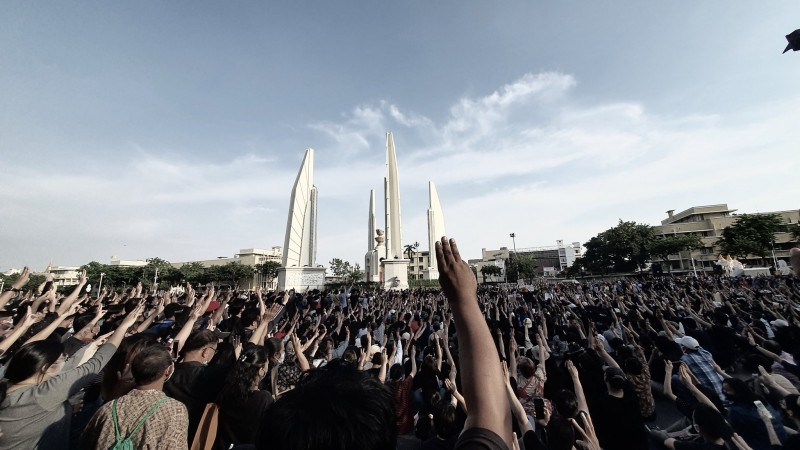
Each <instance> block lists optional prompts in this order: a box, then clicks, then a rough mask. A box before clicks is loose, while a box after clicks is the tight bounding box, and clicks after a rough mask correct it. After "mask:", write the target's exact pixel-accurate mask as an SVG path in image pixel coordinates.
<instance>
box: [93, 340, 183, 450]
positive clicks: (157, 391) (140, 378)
mask: <svg viewBox="0 0 800 450" xmlns="http://www.w3.org/2000/svg"><path fill="white" fill-rule="evenodd" d="M131 371H132V372H133V378H134V379H135V380H136V388H135V389H133V390H132V391H130V392H129V393H128V394H126V395H124V396H122V397H121V398H119V399H117V400H114V401H113V402H110V403H106V404H105V405H104V406H103V407H102V408H101V409H100V411H98V412H97V414H95V415H94V417H93V418H92V420H91V421H90V422H89V424H88V425H87V426H86V428H85V429H84V431H83V435H82V436H81V443H82V444H83V446H84V447H85V448H87V449H107V448H111V447H113V446H114V445H115V444H116V443H117V442H119V441H120V440H122V439H130V441H131V442H132V443H133V448H152V449H156V448H158V449H165V450H172V449H176V450H177V449H186V448H188V444H187V442H188V441H187V435H186V431H187V429H188V427H189V415H188V413H187V411H186V407H185V406H184V405H183V403H181V402H179V401H177V400H174V399H172V398H169V397H167V396H166V394H164V392H163V390H164V383H165V382H166V381H167V380H169V378H170V377H171V376H172V373H173V372H174V371H175V366H174V365H173V363H172V357H171V356H170V354H169V351H168V350H167V349H166V348H165V347H163V346H161V345H151V346H149V347H146V348H144V349H143V350H141V351H140V352H139V353H137V354H136V357H134V358H133V363H132V365H131Z"/></svg>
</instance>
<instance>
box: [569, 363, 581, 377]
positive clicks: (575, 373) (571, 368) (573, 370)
mask: <svg viewBox="0 0 800 450" xmlns="http://www.w3.org/2000/svg"><path fill="white" fill-rule="evenodd" d="M567 372H569V376H571V377H572V379H573V380H575V379H577V378H578V377H579V375H578V368H577V367H575V364H573V363H572V361H570V360H567Z"/></svg>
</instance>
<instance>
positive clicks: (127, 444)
mask: <svg viewBox="0 0 800 450" xmlns="http://www.w3.org/2000/svg"><path fill="white" fill-rule="evenodd" d="M167 399H169V397H164V398H162V399H161V400H159V401H158V403H156V404H155V406H153V407H152V408H150V411H147V414H145V415H144V417H142V420H140V421H139V423H137V424H136V426H135V427H133V430H131V433H130V434H129V435H128V437H126V438H125V439H122V436H120V434H119V424H118V423H117V401H116V400H114V403H112V404H111V416H112V417H113V418H114V432H115V433H116V434H117V442H115V443H114V445H112V446H111V448H109V450H134V448H135V447H134V445H133V441H132V440H131V437H133V434H134V433H136V431H138V430H139V427H140V426H142V424H143V423H144V421H145V420H147V418H148V417H150V414H152V413H153V411H155V410H156V408H158V405H160V404H162V403H164V402H165V401H166V400H167Z"/></svg>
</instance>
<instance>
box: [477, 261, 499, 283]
mask: <svg viewBox="0 0 800 450" xmlns="http://www.w3.org/2000/svg"><path fill="white" fill-rule="evenodd" d="M502 273H503V270H502V269H500V267H498V266H495V265H494V264H486V265H485V266H483V267H481V275H483V281H484V283H485V282H486V277H487V276H494V277H498V276H500V274H502Z"/></svg>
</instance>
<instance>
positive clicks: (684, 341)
mask: <svg viewBox="0 0 800 450" xmlns="http://www.w3.org/2000/svg"><path fill="white" fill-rule="evenodd" d="M675 342H677V343H678V344H680V345H681V346H683V347H686V348H688V349H690V350H697V349H698V348H700V343H699V342H697V339H695V338H693V337H691V336H684V337H680V338H675Z"/></svg>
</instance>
